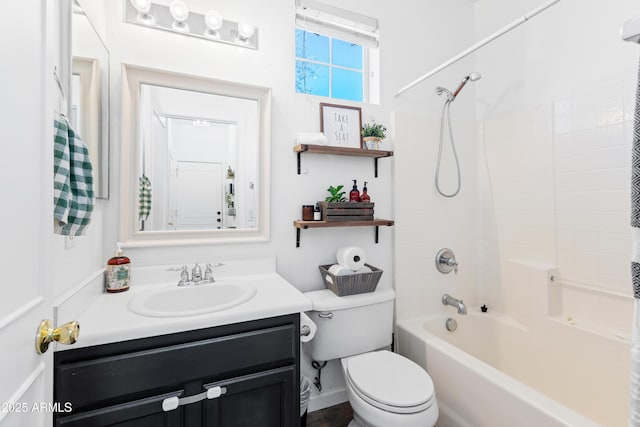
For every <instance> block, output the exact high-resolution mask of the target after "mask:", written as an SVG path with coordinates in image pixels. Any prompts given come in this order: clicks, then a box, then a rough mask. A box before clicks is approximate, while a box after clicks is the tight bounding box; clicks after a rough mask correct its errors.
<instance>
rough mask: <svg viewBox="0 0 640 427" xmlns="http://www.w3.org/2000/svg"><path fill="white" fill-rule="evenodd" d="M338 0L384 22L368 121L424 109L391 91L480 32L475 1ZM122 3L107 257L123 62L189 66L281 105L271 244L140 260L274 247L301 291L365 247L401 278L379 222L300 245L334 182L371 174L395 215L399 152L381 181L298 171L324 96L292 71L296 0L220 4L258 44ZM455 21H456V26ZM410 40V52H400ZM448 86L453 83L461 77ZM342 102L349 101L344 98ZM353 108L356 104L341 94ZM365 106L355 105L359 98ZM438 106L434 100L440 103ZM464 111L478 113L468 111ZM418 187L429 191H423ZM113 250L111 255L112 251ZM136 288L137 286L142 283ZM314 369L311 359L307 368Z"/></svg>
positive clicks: (111, 41)
mask: <svg viewBox="0 0 640 427" xmlns="http://www.w3.org/2000/svg"><path fill="white" fill-rule="evenodd" d="M331 3H334V4H335V5H336V6H339V7H342V8H345V9H350V10H353V11H356V12H361V13H364V14H367V15H370V16H374V17H376V18H378V19H379V20H380V27H381V45H380V55H381V71H380V72H381V81H382V87H381V105H380V106H373V105H363V117H362V118H363V121H365V122H366V121H370V120H371V119H372V118H375V119H376V121H378V122H380V123H383V124H386V125H390V123H391V111H393V110H395V109H399V108H401V109H404V110H408V111H411V110H423V109H424V108H425V104H426V103H429V102H425V96H424V93H426V92H428V93H429V94H431V93H432V90H433V89H432V88H430V87H429V88H426V87H425V86H423V87H421V88H420V89H419V90H416V91H415V92H413V93H412V94H409V95H407V96H404V97H402V98H399V99H395V98H393V97H392V96H393V93H394V92H395V91H397V90H398V89H399V88H400V87H401V86H403V85H404V84H406V83H407V82H408V81H409V80H412V79H414V78H415V77H417V76H418V75H420V74H422V73H423V72H424V71H425V70H426V68H428V66H430V65H432V64H435V63H436V62H437V61H439V60H441V59H442V58H443V57H445V56H446V55H447V54H448V52H450V51H451V49H457V48H461V47H463V45H464V44H466V43H467V42H469V41H470V40H471V29H472V20H471V18H472V8H471V5H470V4H469V3H468V2H467V1H466V0H456V1H452V2H447V4H446V6H444V9H445V10H443V11H442V13H434V10H436V9H440V8H442V7H443V6H442V2H437V1H435V0H432V1H429V2H427V3H425V2H422V1H417V0H416V1H411V2H410V4H407V5H405V6H404V7H403V8H402V9H398V8H397V7H396V6H395V5H393V4H391V3H389V2H386V1H383V0H376V1H362V0H349V1H332V2H331ZM123 4H124V2H113V3H112V2H109V6H108V7H109V9H108V11H107V19H106V21H107V28H106V33H107V44H108V46H109V48H110V51H111V63H112V75H111V77H112V80H111V83H112V103H111V106H112V110H111V118H112V128H111V130H112V140H111V144H112V146H111V152H110V154H111V159H112V161H111V169H110V173H111V188H112V196H113V197H112V198H111V199H110V200H109V203H108V206H107V207H106V213H105V226H104V230H105V236H104V253H105V254H108V253H109V252H110V251H111V248H112V247H113V246H114V243H115V241H116V240H117V235H116V233H117V232H116V230H118V217H119V206H118V194H119V190H120V188H121V185H126V184H125V183H120V182H119V176H120V171H119V168H118V161H117V159H119V156H120V141H119V138H120V132H119V129H120V119H121V117H120V105H121V103H120V96H121V94H120V81H121V76H120V67H121V64H122V63H128V64H135V65H144V66H147V67H151V68H156V69H164V70H168V71H175V72H182V73H190V74H195V75H200V76H207V77H212V78H216V79H222V80H229V81H235V82H240V83H248V84H252V85H260V86H266V87H271V88H272V90H273V92H272V93H273V107H272V150H271V151H272V153H271V155H272V163H271V170H272V182H271V185H272V192H271V193H272V200H271V207H272V208H271V218H272V220H271V241H270V242H268V243H265V244H238V245H224V246H219V245H218V246H190V247H179V248H146V249H130V250H127V255H128V256H130V257H131V259H132V263H133V264H134V265H149V264H161V263H171V264H173V263H175V264H184V263H193V262H194V261H196V260H200V261H202V262H205V261H215V260H217V259H223V258H226V257H237V256H243V257H247V256H252V255H256V254H263V253H265V252H268V253H275V254H276V255H277V260H278V267H277V268H278V272H279V273H280V274H281V275H282V276H283V277H285V278H286V279H288V280H289V281H290V282H291V283H293V284H294V285H295V286H297V287H298V288H299V289H301V290H302V291H308V290H315V289H320V288H322V287H323V284H322V280H321V277H320V274H319V272H318V265H320V264H326V263H331V262H332V260H333V259H334V254H335V251H336V249H337V248H339V247H341V246H345V245H358V246H361V247H363V248H364V249H365V251H366V252H367V254H368V258H369V261H370V263H371V264H373V265H375V266H377V267H379V268H381V269H382V270H384V271H385V274H384V275H383V276H382V279H381V282H380V285H379V286H381V287H390V286H392V285H393V281H394V274H393V263H392V261H393V246H392V243H393V228H387V227H381V228H380V243H379V244H377V245H376V244H374V230H373V228H366V227H358V228H354V229H349V228H334V229H326V230H324V229H323V230H312V229H310V230H303V231H302V239H301V247H300V248H296V247H295V236H296V233H295V228H294V227H293V224H292V223H293V221H294V220H295V219H299V218H300V217H301V206H302V205H303V204H312V203H314V202H316V201H318V200H323V199H324V197H325V196H326V195H328V193H327V192H326V189H327V188H328V186H329V185H337V184H344V185H345V186H348V185H349V183H350V182H351V179H357V180H358V183H359V185H360V188H361V187H362V183H363V181H368V183H369V185H368V189H369V194H370V195H371V199H372V201H373V202H375V203H376V216H377V217H380V218H393V216H394V212H393V206H392V200H393V191H394V187H393V186H392V173H393V169H392V165H393V163H394V159H393V158H391V159H382V160H380V161H379V177H378V178H374V169H373V161H372V160H371V159H367V158H357V157H355V158H354V157H343V156H325V155H304V154H303V156H302V168H303V169H304V173H303V174H302V175H300V176H298V175H297V174H296V156H295V153H294V152H293V146H294V144H295V138H296V135H297V133H298V132H313V131H319V105H318V104H319V103H320V102H325V101H327V99H326V98H320V97H315V96H307V95H300V94H296V93H295V83H294V82H295V76H294V63H295V62H294V57H293V54H294V15H295V2H294V1H293V0H290V1H279V2H263V1H258V0H254V1H247V2H235V1H231V0H226V1H221V2H217V3H216V5H215V7H216V9H217V10H219V11H220V12H221V13H222V14H223V15H224V16H225V17H226V18H228V19H230V20H236V21H237V20H239V19H241V18H245V19H249V20H251V21H252V22H253V23H254V24H255V25H256V26H257V28H258V31H259V37H260V41H259V49H258V50H257V51H253V50H248V49H242V48H238V47H233V46H228V45H224V44H219V43H213V42H210V41H207V40H199V39H195V38H190V37H181V36H179V35H176V34H171V33H167V32H163V31H155V30H152V29H147V28H143V27H140V26H135V25H131V24H125V23H123V22H122V16H123V14H122V10H121V9H122V7H123ZM189 5H190V7H192V8H193V10H194V11H198V12H203V11H205V10H207V9H208V7H209V6H210V2H208V1H204V0H200V1H196V0H192V1H189ZM459 22H463V23H465V25H464V26H463V27H464V29H465V30H464V35H463V36H460V34H459V31H454V30H453V26H454V24H458V23H459ZM447 23H448V24H447ZM443 31H444V32H445V33H446V34H448V35H451V40H452V41H451V44H452V46H450V47H447V45H448V43H443V40H446V39H443V37H442V33H443ZM400 47H402V48H400ZM462 73H463V71H460V70H458V72H457V73H456V74H455V77H452V78H451V79H449V80H448V81H447V82H446V83H447V84H448V85H449V86H451V85H453V84H455V83H457V81H458V79H459V78H461V76H462V75H463V74H462ZM338 103H343V102H341V101H338ZM344 104H351V105H354V104H353V103H348V102H344ZM356 105H357V104H356ZM434 105H435V104H434ZM461 109H462V110H467V111H466V113H465V114H466V115H468V116H470V115H472V114H471V112H470V110H468V107H466V108H461ZM414 184H415V183H412V186H413V188H414V189H416V191H417V193H412V194H411V197H414V198H415V197H417V198H420V197H422V196H421V193H420V190H418V189H417V188H416V186H415V185H414ZM105 257H106V255H105ZM133 286H135V279H134V283H133ZM303 371H305V372H306V373H307V374H308V375H309V376H313V375H314V373H311V372H310V368H309V367H308V366H303ZM323 380H324V381H323V383H324V387H325V391H326V393H327V394H328V395H332V394H333V393H334V392H336V393H337V394H336V396H338V397H340V396H341V395H340V392H341V391H342V388H343V386H342V384H341V381H342V380H341V374H340V373H339V370H338V364H337V363H331V364H330V365H329V367H328V368H327V369H325V371H323Z"/></svg>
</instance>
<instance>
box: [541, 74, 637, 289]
mask: <svg viewBox="0 0 640 427" xmlns="http://www.w3.org/2000/svg"><path fill="white" fill-rule="evenodd" d="M633 85H634V82H633V81H632V79H631V78H629V79H619V80H615V81H612V82H610V83H607V84H604V85H599V86H589V87H586V88H584V89H582V90H580V91H577V92H575V93H574V94H572V95H570V96H566V97H562V98H559V99H556V100H555V102H554V122H555V127H554V140H555V144H554V157H555V168H556V173H555V197H556V218H557V227H558V229H557V240H558V242H557V244H558V266H559V269H560V274H561V276H562V278H563V279H566V280H571V281H576V282H580V283H585V284H590V285H594V286H598V287H601V288H606V289H613V290H619V291H623V292H630V287H629V282H630V276H629V259H630V249H631V237H630V233H629V194H630V162H631V155H630V153H631V149H630V146H631V143H632V137H633V135H632V133H631V132H632V123H631V119H632V114H631V111H632V110H633V105H634V99H633V98H632V97H631V96H629V95H628V93H634V87H633Z"/></svg>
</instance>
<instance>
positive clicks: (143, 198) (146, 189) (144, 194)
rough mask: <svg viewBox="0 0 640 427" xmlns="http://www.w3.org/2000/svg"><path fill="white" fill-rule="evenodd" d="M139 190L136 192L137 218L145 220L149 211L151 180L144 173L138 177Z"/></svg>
mask: <svg viewBox="0 0 640 427" xmlns="http://www.w3.org/2000/svg"><path fill="white" fill-rule="evenodd" d="M139 181H140V191H139V194H138V201H139V202H140V204H139V209H138V219H140V221H146V220H147V219H149V214H150V213H151V181H150V180H149V178H147V176H146V175H144V174H143V175H142V176H141V177H140V180H139Z"/></svg>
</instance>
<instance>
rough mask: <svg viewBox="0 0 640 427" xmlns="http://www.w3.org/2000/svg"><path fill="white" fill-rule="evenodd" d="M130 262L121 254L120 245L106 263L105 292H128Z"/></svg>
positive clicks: (120, 244)
mask: <svg viewBox="0 0 640 427" xmlns="http://www.w3.org/2000/svg"><path fill="white" fill-rule="evenodd" d="M130 266H131V260H130V259H129V258H127V257H126V256H124V255H123V254H122V243H118V250H117V251H116V255H115V256H114V257H113V258H110V259H109V261H107V278H106V284H105V290H106V291H107V292H110V293H114V292H124V291H128V290H129V278H130V276H129V267H130Z"/></svg>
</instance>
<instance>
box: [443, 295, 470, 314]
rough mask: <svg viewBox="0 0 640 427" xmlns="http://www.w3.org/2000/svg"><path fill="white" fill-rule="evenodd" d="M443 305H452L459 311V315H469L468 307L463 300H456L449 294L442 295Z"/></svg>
mask: <svg viewBox="0 0 640 427" xmlns="http://www.w3.org/2000/svg"><path fill="white" fill-rule="evenodd" d="M442 304H443V305H450V306H452V307H455V308H456V310H458V314H467V306H466V305H464V303H463V302H462V300H461V299H456V298H454V297H452V296H451V295H449V294H444V295H442Z"/></svg>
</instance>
